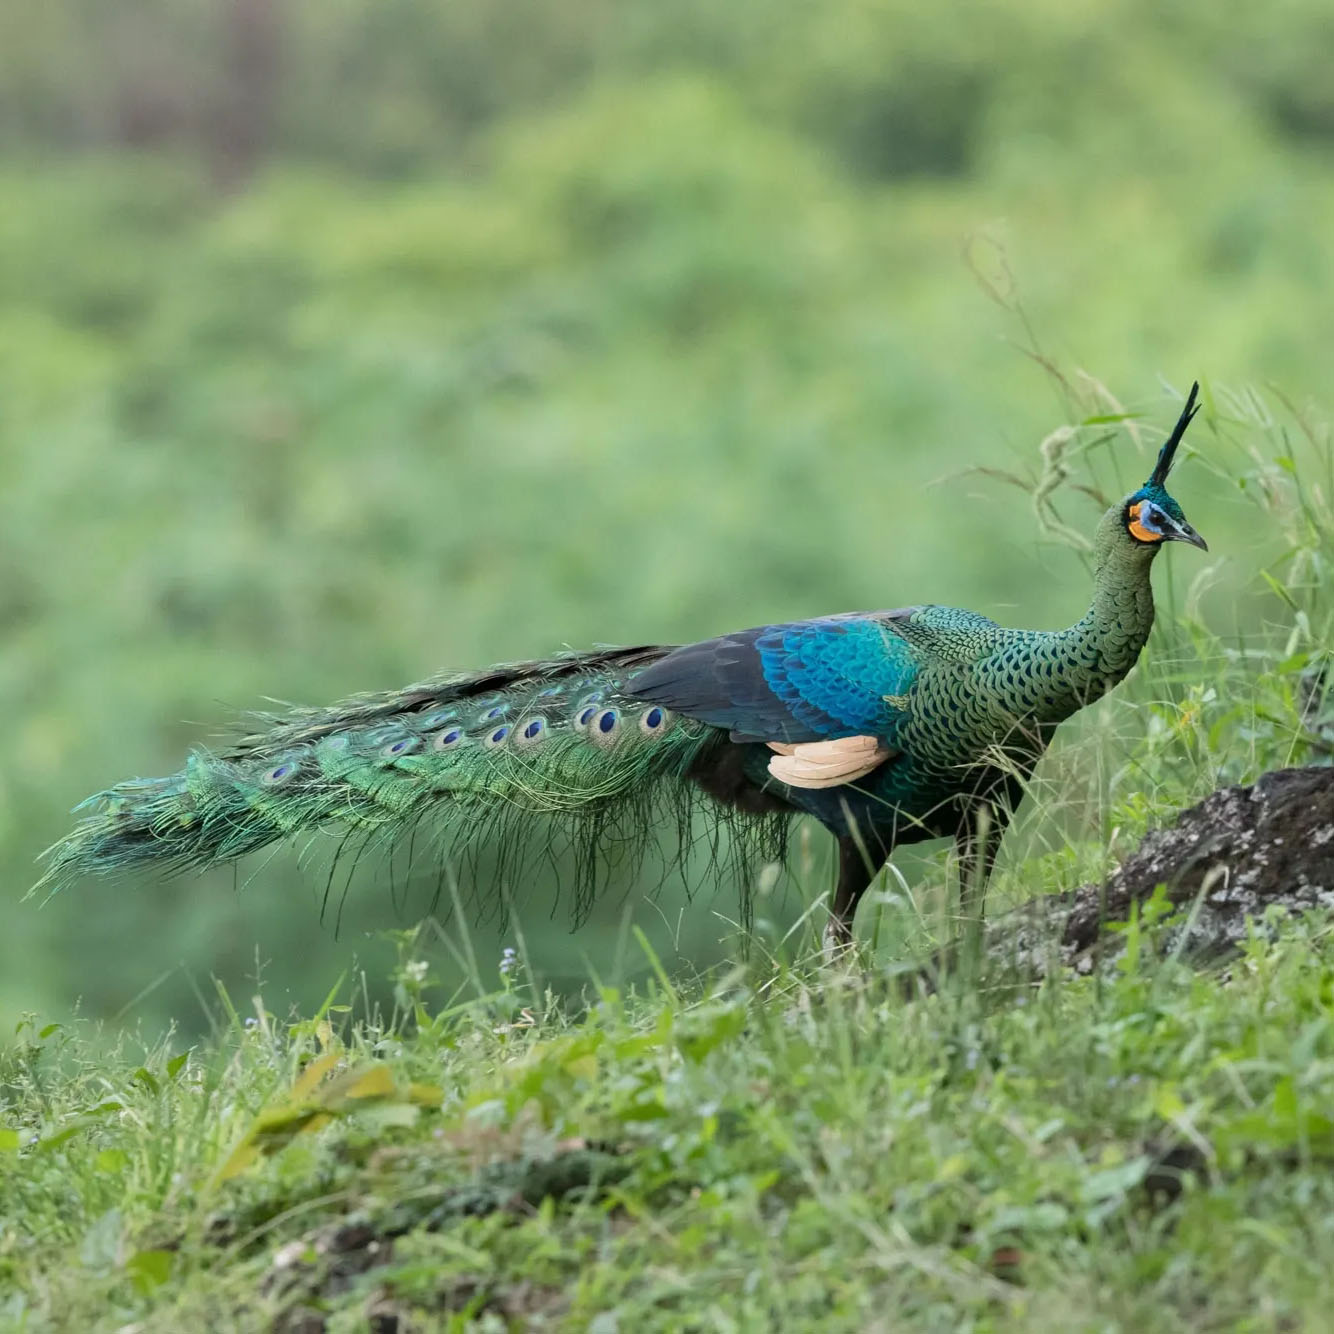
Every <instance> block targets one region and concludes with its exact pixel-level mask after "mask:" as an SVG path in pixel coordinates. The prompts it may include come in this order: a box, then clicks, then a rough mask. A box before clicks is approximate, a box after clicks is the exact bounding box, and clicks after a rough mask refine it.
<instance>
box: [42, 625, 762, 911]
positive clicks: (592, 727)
mask: <svg viewBox="0 0 1334 1334" xmlns="http://www.w3.org/2000/svg"><path fill="white" fill-rule="evenodd" d="M666 652H668V650H667V649H665V648H662V647H656V646H639V647H635V648H620V649H603V650H598V651H595V652H592V653H567V654H563V655H560V656H557V657H554V658H548V659H543V660H538V661H533V662H524V663H515V664H509V665H504V666H499V667H493V668H489V669H488V670H486V671H485V672H481V673H477V674H473V675H458V676H445V677H438V678H434V679H431V680H428V681H424V682H422V683H420V684H418V685H414V686H410V687H408V688H407V689H405V690H402V691H397V692H391V693H385V694H379V695H363V696H357V697H354V698H352V699H350V700H347V701H345V702H344V703H342V704H340V705H336V706H334V707H333V708H329V709H305V708H293V709H289V710H286V711H284V712H281V713H276V712H275V713H264V714H260V715H257V719H256V721H257V723H258V724H259V727H258V729H257V730H255V731H254V732H252V733H251V734H250V735H247V736H244V737H242V738H241V739H240V740H238V741H236V742H234V743H232V744H230V745H228V746H226V747H225V748H223V749H220V750H218V751H216V752H213V751H206V750H197V751H195V752H193V753H192V754H191V755H190V756H189V758H188V759H187V761H186V765H185V768H184V769H183V770H182V771H181V772H180V773H177V774H173V775H171V776H170V777H166V778H157V779H133V780H130V781H128V782H123V783H120V784H118V785H117V786H115V787H113V788H111V789H109V790H107V791H105V792H101V793H98V794H97V795H96V796H94V797H90V798H89V799H88V801H86V802H84V803H83V804H82V806H80V807H79V808H76V809H79V810H87V811H88V812H89V813H88V814H86V815H85V816H84V818H83V819H82V820H80V821H79V822H78V823H77V824H76V825H75V827H74V828H73V829H72V830H71V832H70V833H69V834H68V835H67V836H66V837H65V838H64V839H63V840H62V841H61V842H59V843H57V844H56V845H55V846H54V847H52V848H50V849H48V851H47V853H46V854H44V856H45V857H46V859H47V867H46V870H45V874H44V875H43V876H42V878H41V880H40V881H39V882H38V885H37V886H36V887H35V888H37V889H41V888H43V887H45V888H48V889H51V890H53V891H54V890H56V889H58V888H60V887H61V886H62V885H64V884H66V883H68V882H70V881H72V880H74V879H76V878H78V877H80V876H83V875H88V874H95V875H110V874H115V873H119V872H125V871H128V870H133V869H136V868H139V867H145V866H153V867H156V868H158V869H160V870H162V871H164V872H166V873H168V874H179V873H182V872H185V871H188V870H194V869H203V868H206V867H209V866H213V865H216V864H218V863H222V862H228V861H232V860H234V859H236V858H238V857H242V856H244V855H245V854H247V853H251V852H254V851H257V850H259V849H261V848H264V847H266V846H268V845H270V844H273V843H276V842H278V841H279V840H283V839H286V838H290V837H292V836H293V835H299V834H301V833H303V832H306V831H314V830H316V829H320V828H326V827H329V826H336V827H342V828H343V829H344V831H345V832H344V837H343V839H342V841H341V843H340V845H339V849H340V851H346V850H348V849H349V848H351V849H353V850H354V851H356V852H358V854H360V852H361V851H364V849H365V848H367V847H369V846H371V845H372V844H374V843H376V842H377V841H378V840H380V839H385V840H396V839H398V838H400V837H402V836H403V835H405V834H409V833H412V834H414V835H416V834H417V833H418V832H421V831H424V832H426V833H427V835H428V839H427V842H428V843H429V845H430V846H431V848H432V849H433V851H434V852H435V854H436V855H437V856H438V857H439V858H440V859H441V863H442V865H444V864H448V865H449V866H451V867H455V868H457V867H458V866H460V865H470V866H471V868H472V869H473V870H475V869H476V866H477V863H478V860H479V858H480V857H481V856H482V854H483V853H487V854H488V855H489V856H490V858H491V859H492V860H493V862H494V868H493V869H494V873H495V874H496V875H503V876H505V877H506V878H507V879H508V878H512V877H515V876H518V875H520V874H522V873H523V871H524V870H525V869H526V867H527V866H528V865H529V864H530V862H531V859H532V858H533V857H534V856H537V857H541V858H543V859H546V860H552V861H555V860H560V859H567V860H568V862H569V863H570V864H572V865H573V868H574V869H573V873H572V874H573V877H574V879H575V882H576V883H575V887H574V892H575V905H576V906H575V916H576V921H577V920H578V919H579V918H581V917H582V916H583V915H584V913H585V912H586V911H587V908H588V907H589V905H590V904H591V903H592V901H593V899H594V897H595V896H596V894H597V892H598V891H599V889H600V887H601V886H602V884H603V883H604V882H605V880H606V878H607V876H608V874H609V872H610V871H611V870H613V869H614V870H616V871H617V872H624V871H625V870H626V869H627V867H626V863H627V862H637V861H638V860H639V859H640V858H642V856H643V855H644V853H645V851H646V850H647V848H648V847H650V846H652V843H653V840H652V837H651V829H652V828H653V827H654V826H660V825H661V824H662V822H663V820H664V818H665V819H666V820H667V821H668V822H669V823H671V824H672V825H674V826H675V828H674V830H673V832H674V833H675V834H676V835H678V836H679V840H680V842H679V847H680V848H681V849H682V852H681V853H680V854H679V855H684V851H685V850H688V848H689V846H690V844H691V840H692V827H691V826H692V814H693V810H694V806H695V803H696V800H697V799H698V798H700V797H702V795H703V794H702V793H701V792H700V790H699V788H697V787H696V785H695V783H694V782H693V781H691V780H692V774H697V773H698V771H699V770H700V769H701V767H703V768H707V767H708V765H709V763H710V761H711V759H712V757H714V756H716V755H717V753H718V751H719V750H720V749H721V748H726V747H727V744H728V742H727V734H726V733H725V732H724V731H721V730H720V729H717V728H713V727H710V726H708V725H706V724H704V723H699V722H695V721H693V720H690V719H686V718H682V717H679V716H676V715H673V714H672V713H671V712H670V711H669V710H667V709H665V708H662V707H660V706H656V705H651V704H645V703H644V702H643V701H640V700H636V699H634V698H633V697H631V696H629V695H628V694H626V693H625V687H626V686H627V684H628V683H629V682H631V681H632V680H633V679H634V677H635V676H636V675H637V674H638V672H640V671H642V670H643V669H644V668H645V667H646V666H648V665H650V664H651V663H653V662H655V661H657V660H658V659H659V658H660V657H661V656H663V654H665V653H666ZM720 814H721V816H722V827H723V828H727V829H730V830H731V832H732V833H734V834H735V835H736V838H735V840H734V841H732V842H728V840H726V839H720V838H719V826H718V825H717V824H716V823H715V824H713V825H712V826H711V832H710V835H709V837H710V838H711V839H712V840H713V849H712V851H713V852H714V855H715V860H716V859H717V858H718V857H721V856H723V855H724V854H723V849H724V845H726V849H727V851H728V852H730V854H731V855H732V856H733V857H742V858H749V857H750V856H751V855H752V854H753V855H758V856H764V857H774V856H781V851H782V841H783V836H784V833H785V829H786V821H785V820H784V819H782V818H781V817H779V816H776V815H769V816H767V817H756V816H755V815H753V814H752V815H750V816H746V815H744V814H743V813H741V812H740V811H724V812H718V811H717V810H716V809H715V813H714V821H715V822H716V821H718V819H719V815H720ZM743 884H744V881H743ZM746 911H748V908H747V905H746V904H745V903H744V900H743V912H746Z"/></svg>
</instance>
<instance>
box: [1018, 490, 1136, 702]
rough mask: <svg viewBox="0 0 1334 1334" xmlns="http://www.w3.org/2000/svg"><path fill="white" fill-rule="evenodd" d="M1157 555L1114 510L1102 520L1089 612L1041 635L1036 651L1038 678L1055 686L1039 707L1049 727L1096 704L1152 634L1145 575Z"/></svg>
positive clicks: (1124, 671)
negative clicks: (1039, 667)
mask: <svg viewBox="0 0 1334 1334" xmlns="http://www.w3.org/2000/svg"><path fill="white" fill-rule="evenodd" d="M1156 551H1157V548H1156V547H1152V546H1146V545H1143V544H1141V543H1138V542H1136V541H1135V540H1134V539H1133V538H1132V537H1130V535H1129V534H1128V533H1127V532H1126V531H1125V527H1124V524H1123V522H1122V519H1121V512H1120V508H1119V507H1118V508H1115V509H1112V510H1109V511H1108V512H1107V514H1106V515H1105V516H1104V517H1103V521H1102V523H1101V524H1099V526H1098V531H1097V534H1096V537H1095V543H1094V566H1093V596H1092V598H1091V599H1090V602H1089V608H1088V610H1087V611H1086V612H1085V613H1084V615H1083V616H1081V617H1080V618H1079V620H1077V621H1076V622H1075V623H1074V625H1072V626H1070V627H1069V628H1068V629H1066V630H1058V631H1055V632H1051V633H1048V634H1044V635H1042V636H1041V641H1042V642H1041V643H1040V644H1039V645H1036V646H1035V647H1036V650H1037V651H1036V654H1035V657H1036V658H1038V659H1041V660H1044V661H1043V664H1042V670H1043V675H1044V676H1045V677H1048V678H1049V679H1050V680H1051V682H1052V684H1053V685H1054V686H1056V688H1055V689H1052V690H1051V691H1050V693H1048V694H1047V695H1046V698H1045V699H1044V700H1043V701H1042V705H1041V706H1039V707H1040V712H1041V713H1042V714H1043V715H1044V716H1046V717H1048V718H1049V719H1050V720H1051V721H1058V720H1059V719H1060V718H1064V717H1068V716H1069V715H1070V714H1071V713H1074V712H1075V711H1076V710H1077V709H1080V708H1082V707H1083V706H1084V705H1085V704H1088V703H1090V702H1091V701H1093V700H1095V699H1098V698H1099V697H1100V696H1102V695H1104V694H1105V693H1106V692H1107V691H1108V690H1110V689H1111V688H1112V687H1113V686H1114V685H1116V683H1117V682H1118V681H1120V680H1121V679H1122V678H1123V677H1124V676H1125V675H1126V673H1127V672H1129V671H1130V669H1131V668H1132V667H1133V666H1134V665H1135V661H1136V659H1138V657H1139V655H1140V651H1141V650H1142V649H1143V647H1144V644H1145V642H1146V641H1147V640H1148V637H1149V631H1150V630H1151V629H1152V628H1153V586H1152V584H1151V582H1150V579H1149V572H1150V569H1151V568H1152V565H1153V557H1154V555H1155V554H1156ZM1057 683H1059V685H1058V684H1057ZM1044 706H1045V707H1044Z"/></svg>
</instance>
